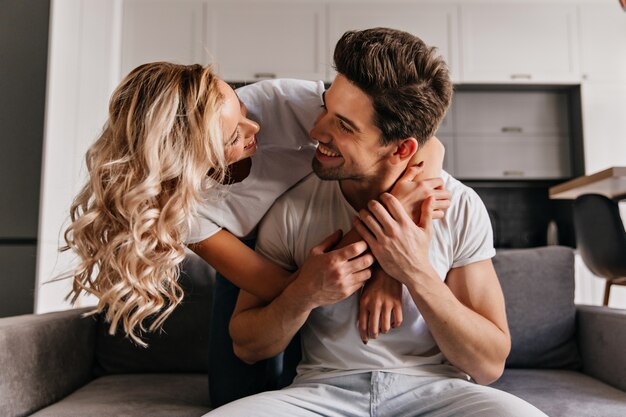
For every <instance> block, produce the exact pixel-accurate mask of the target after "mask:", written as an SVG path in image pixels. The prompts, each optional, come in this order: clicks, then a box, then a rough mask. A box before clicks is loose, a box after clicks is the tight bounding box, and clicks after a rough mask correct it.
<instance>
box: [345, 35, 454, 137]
mask: <svg viewBox="0 0 626 417" xmlns="http://www.w3.org/2000/svg"><path fill="white" fill-rule="evenodd" d="M333 58H334V62H335V69H336V70H337V72H338V73H339V74H341V75H343V76H345V77H346V78H347V79H348V80H350V81H351V82H352V83H353V84H355V85H356V86H357V87H359V88H360V89H361V90H363V91H364V92H365V93H366V94H367V95H368V96H369V97H371V99H372V102H373V106H374V120H373V123H374V124H375V125H376V126H377V127H378V128H379V129H380V130H381V131H382V136H381V142H382V143H383V144H389V143H391V142H393V141H395V140H399V139H404V138H408V137H414V138H415V139H417V140H418V142H419V145H420V146H422V145H423V144H424V143H425V142H426V141H427V140H428V139H429V138H430V137H432V136H433V135H434V133H435V131H436V130H437V128H438V127H439V124H440V123H441V120H442V119H443V117H444V115H445V113H446V111H447V109H448V107H449V105H450V101H451V99H452V82H451V81H450V76H449V74H448V66H447V65H446V63H445V61H444V60H443V58H441V56H439V55H438V54H437V50H436V48H434V47H429V46H427V45H426V44H425V43H424V42H423V41H422V40H421V39H420V38H418V37H417V36H414V35H412V34H410V33H407V32H403V31H400V30H395V29H388V28H373V29H366V30H362V31H348V32H346V33H344V34H343V36H342V37H341V39H339V41H338V42H337V46H336V47H335V53H334V57H333Z"/></svg>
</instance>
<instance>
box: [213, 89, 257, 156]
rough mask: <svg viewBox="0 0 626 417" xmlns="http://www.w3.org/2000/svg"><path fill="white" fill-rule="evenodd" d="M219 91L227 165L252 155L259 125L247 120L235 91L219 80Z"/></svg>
mask: <svg viewBox="0 0 626 417" xmlns="http://www.w3.org/2000/svg"><path fill="white" fill-rule="evenodd" d="M218 82H219V89H220V92H221V93H222V96H223V97H224V102H223V104H222V113H221V115H220V121H221V123H222V130H223V134H224V146H225V153H226V163H227V164H228V165H230V164H232V163H235V162H237V161H241V160H242V159H246V158H249V157H251V156H252V155H254V153H255V152H256V137H255V135H256V133H257V132H258V131H259V129H260V127H259V124H258V123H257V122H255V121H252V120H250V119H248V118H247V115H248V109H246V106H245V105H244V104H243V103H242V102H241V101H240V100H239V97H237V94H235V91H234V90H233V89H232V88H231V87H230V86H229V85H228V84H227V83H225V82H224V81H222V80H219V81H218Z"/></svg>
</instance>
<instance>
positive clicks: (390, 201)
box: [380, 193, 424, 223]
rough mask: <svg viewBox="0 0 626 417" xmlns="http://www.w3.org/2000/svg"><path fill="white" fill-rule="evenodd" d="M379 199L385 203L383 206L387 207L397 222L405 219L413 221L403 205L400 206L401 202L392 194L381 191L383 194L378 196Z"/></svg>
mask: <svg viewBox="0 0 626 417" xmlns="http://www.w3.org/2000/svg"><path fill="white" fill-rule="evenodd" d="M380 199H381V200H382V201H383V203H384V204H385V207H387V210H389V213H390V214H391V216H392V217H393V218H394V219H395V220H396V221H397V222H398V223H400V222H402V221H405V222H406V221H408V222H411V223H412V222H413V220H411V218H410V217H409V215H408V214H407V212H406V210H404V207H403V206H402V204H401V203H400V202H399V201H398V199H397V198H395V197H394V196H393V195H391V194H389V193H383V195H381V196H380ZM422 207H424V204H422Z"/></svg>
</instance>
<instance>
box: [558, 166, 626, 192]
mask: <svg viewBox="0 0 626 417" xmlns="http://www.w3.org/2000/svg"><path fill="white" fill-rule="evenodd" d="M582 194H603V195H605V196H607V197H609V198H617V197H620V196H624V195H626V167H612V168H608V169H605V170H604V171H600V172H596V173H594V174H591V175H585V176H583V177H578V178H574V179H573V180H571V181H567V182H565V183H563V184H559V185H555V186H554V187H550V198H552V199H567V200H573V199H575V198H576V197H578V196H579V195H582Z"/></svg>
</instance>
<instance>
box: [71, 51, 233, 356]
mask: <svg viewBox="0 0 626 417" xmlns="http://www.w3.org/2000/svg"><path fill="white" fill-rule="evenodd" d="M222 101H223V97H222V95H221V94H220V91H219V89H218V79H217V77H216V75H215V74H214V73H213V71H212V69H211V68H210V67H202V66H200V65H189V66H186V65H176V64H171V63H166V62H156V63H150V64H145V65H142V66H140V67H138V68H136V69H135V70H133V71H132V72H131V73H130V74H129V75H128V76H127V77H126V78H125V79H124V80H123V81H122V83H121V84H120V85H119V86H118V88H117V89H116V90H115V92H114V93H113V96H112V97H111V101H110V104H109V118H108V121H107V122H106V124H105V126H104V130H103V132H102V134H101V135H100V137H99V138H98V139H97V140H96V142H95V143H94V144H93V145H92V146H91V147H90V148H89V150H88V151H87V154H86V165H87V170H88V174H89V178H88V181H87V183H86V184H85V185H84V187H83V188H82V190H81V191H80V192H79V194H78V195H77V196H76V198H75V199H74V202H73V204H72V206H71V209H70V217H71V224H70V226H69V227H68V228H67V230H66V231H65V241H66V243H67V246H65V247H63V248H62V250H73V251H74V252H75V253H76V254H77V255H78V258H79V264H78V266H77V267H76V269H75V270H74V271H73V272H72V275H73V286H72V290H71V292H70V294H68V298H71V301H72V302H73V303H74V302H75V301H76V299H77V298H78V296H79V295H80V294H81V293H82V292H83V291H84V292H86V293H90V294H93V295H95V296H96V297H98V299H99V302H98V305H97V308H96V310H95V311H94V313H95V312H104V313H105V317H106V320H107V321H108V322H109V323H110V327H109V333H110V334H114V333H115V331H116V330H117V328H118V326H119V325H120V324H121V325H122V326H123V329H124V332H125V333H126V335H127V336H128V337H130V338H131V339H132V340H133V341H135V342H136V343H137V344H139V345H141V346H146V344H145V343H144V342H143V341H142V340H141V338H140V336H141V334H142V333H143V332H146V330H148V331H154V330H156V329H158V328H160V326H161V325H162V324H163V322H164V321H165V319H166V318H167V317H168V316H169V315H170V314H171V312H172V311H173V310H174V308H175V307H176V306H177V305H178V304H179V303H180V302H181V300H182V298H183V291H182V288H181V287H180V285H179V284H178V282H177V279H178V274H179V265H180V263H181V262H182V260H183V259H184V257H185V254H184V243H183V242H184V240H185V237H186V234H187V232H188V230H189V222H190V219H191V218H192V217H193V215H194V214H195V212H196V207H197V204H198V203H199V202H200V199H201V194H202V192H203V191H205V190H206V189H207V188H208V187H210V184H214V183H215V181H218V182H219V181H221V180H222V179H223V177H224V172H225V166H226V161H225V156H224V143H223V139H222V130H221V127H220V118H219V116H220V109H221V104H222ZM208 174H210V175H208ZM209 177H212V179H213V180H215V181H210V180H209V179H208V178H209Z"/></svg>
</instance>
